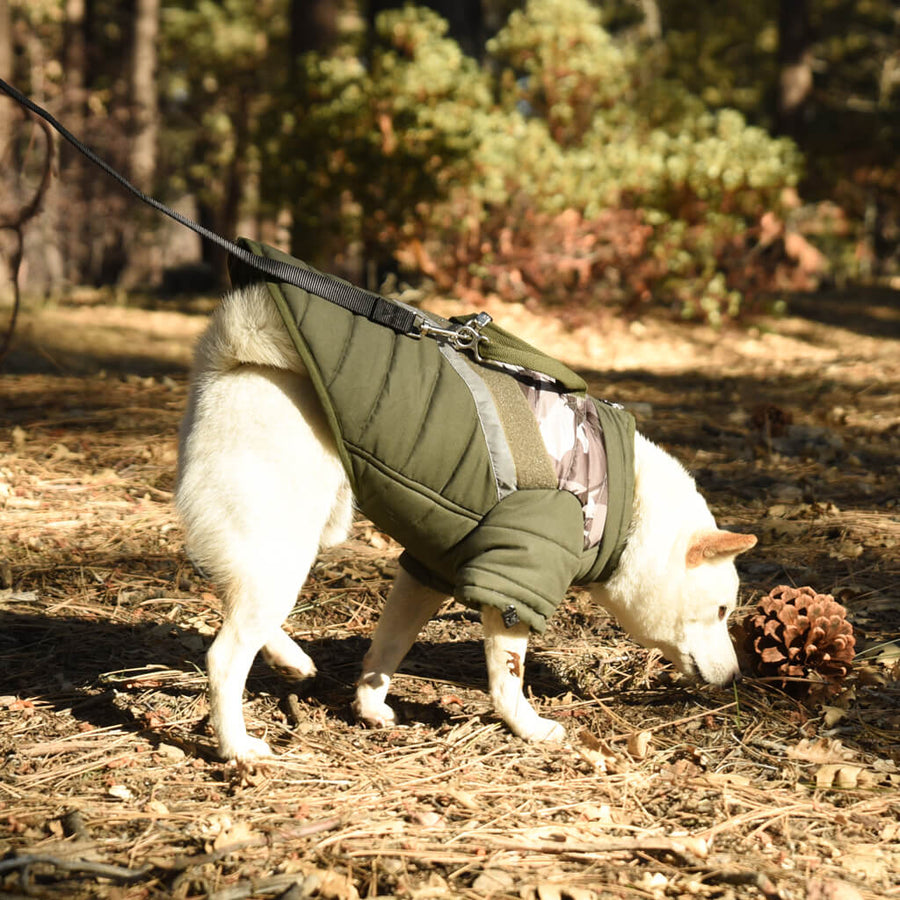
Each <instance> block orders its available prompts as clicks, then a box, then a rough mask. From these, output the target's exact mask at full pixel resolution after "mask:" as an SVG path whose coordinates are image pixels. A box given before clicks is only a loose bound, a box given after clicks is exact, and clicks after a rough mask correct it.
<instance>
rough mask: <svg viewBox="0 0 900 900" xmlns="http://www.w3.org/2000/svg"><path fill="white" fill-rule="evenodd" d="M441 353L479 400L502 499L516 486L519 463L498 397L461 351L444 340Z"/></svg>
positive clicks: (477, 405) (481, 417) (482, 422)
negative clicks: (508, 434)
mask: <svg viewBox="0 0 900 900" xmlns="http://www.w3.org/2000/svg"><path fill="white" fill-rule="evenodd" d="M440 349H441V354H442V355H443V357H444V359H446V360H447V362H448V363H450V365H451V366H452V367H453V369H454V371H455V372H456V374H457V375H459V377H460V378H462V380H463V381H464V382H465V384H466V387H468V388H469V391H470V392H471V394H472V399H473V400H474V401H475V409H476V411H477V413H478V421H479V423H480V424H481V432H482V434H483V435H484V441H485V445H486V446H487V451H488V456H489V457H490V460H491V469H492V470H493V473H494V483H495V484H496V486H497V499H498V500H502V499H503V498H504V497H507V496H508V495H509V494H511V493H512V492H513V491H515V490H516V487H517V484H516V463H515V460H514V459H513V455H512V451H511V450H510V449H509V443H508V442H507V440H506V432H505V431H504V430H503V424H502V423H501V421H500V414H499V412H497V407H496V405H495V404H494V397H493V395H492V394H491V392H490V391H489V390H488V387H487V385H486V384H485V383H484V382H483V381H482V380H481V378H479V377H478V374H477V373H476V372H475V370H474V369H473V368H472V367H471V366H470V365H469V364H468V363H467V362H466V361H465V359H463V357H462V356H461V355H460V353H459V352H458V351H456V350H454V349H453V348H452V347H449V346H448V345H447V344H441V348H440Z"/></svg>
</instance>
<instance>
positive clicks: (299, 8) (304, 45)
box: [291, 0, 337, 64]
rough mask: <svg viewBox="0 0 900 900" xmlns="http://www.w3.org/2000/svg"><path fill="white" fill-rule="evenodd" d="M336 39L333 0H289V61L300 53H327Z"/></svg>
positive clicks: (335, 18) (293, 59) (335, 15)
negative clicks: (311, 51) (312, 51)
mask: <svg viewBox="0 0 900 900" xmlns="http://www.w3.org/2000/svg"><path fill="white" fill-rule="evenodd" d="M336 39H337V4H336V3H335V2H334V0H291V63H292V64H296V61H297V57H298V56H299V55H300V54H301V53H307V52H308V51H310V50H315V51H317V52H319V53H328V52H329V51H330V50H331V48H332V47H333V46H334V42H335V40H336Z"/></svg>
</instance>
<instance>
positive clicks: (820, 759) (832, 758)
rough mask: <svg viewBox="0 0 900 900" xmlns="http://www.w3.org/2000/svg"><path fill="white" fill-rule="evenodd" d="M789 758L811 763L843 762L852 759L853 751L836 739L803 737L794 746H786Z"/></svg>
mask: <svg viewBox="0 0 900 900" xmlns="http://www.w3.org/2000/svg"><path fill="white" fill-rule="evenodd" d="M787 755H788V758H789V759H800V760H804V761H805V762H812V763H843V762H846V761H847V760H850V759H853V751H852V750H848V749H847V748H846V747H844V746H843V744H841V742H840V741H838V740H832V739H831V738H819V739H818V740H815V741H809V740H806V739H805V738H804V739H803V740H802V741H799V742H798V743H797V744H796V746H794V747H788V749H787Z"/></svg>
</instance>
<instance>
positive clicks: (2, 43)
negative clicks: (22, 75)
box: [0, 0, 16, 160]
mask: <svg viewBox="0 0 900 900" xmlns="http://www.w3.org/2000/svg"><path fill="white" fill-rule="evenodd" d="M0 78H2V79H3V80H4V81H8V82H10V83H12V81H13V46H12V14H11V13H10V9H9V0H0ZM15 116H16V109H15V105H14V104H13V102H12V100H10V99H8V98H7V97H4V98H3V99H2V100H0V160H3V158H4V155H5V154H6V153H8V152H11V148H10V146H9V142H10V140H11V139H12V132H13V123H14V121H15Z"/></svg>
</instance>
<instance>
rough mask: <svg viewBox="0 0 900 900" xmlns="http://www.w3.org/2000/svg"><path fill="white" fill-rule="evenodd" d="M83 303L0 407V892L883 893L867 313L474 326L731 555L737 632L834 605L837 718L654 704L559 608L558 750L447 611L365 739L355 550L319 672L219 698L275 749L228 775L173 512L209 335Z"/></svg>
mask: <svg viewBox="0 0 900 900" xmlns="http://www.w3.org/2000/svg"><path fill="white" fill-rule="evenodd" d="M96 300H97V298H95V297H92V296H91V295H84V296H81V297H75V298H72V299H71V300H70V301H68V302H66V303H59V304H55V305H50V306H45V307H43V308H37V309H31V310H29V311H27V312H26V314H25V315H24V316H23V318H22V321H21V322H20V326H19V330H18V332H17V341H16V348H15V351H14V353H13V354H12V355H11V357H10V359H9V360H8V361H7V364H6V370H5V373H4V374H3V375H2V381H0V893H6V894H8V895H11V896H20V897H26V896H27V897H39V898H65V900H80V898H89V897H91V898H93V897H98V898H121V900H125V898H128V900H137V898H154V900H156V898H168V897H175V898H200V897H203V898H213V900H240V898H248V897H265V898H274V897H282V898H292V900H296V898H302V897H322V898H336V900H349V898H356V897H392V896H393V897H403V898H417V900H418V898H422V900H425V898H432V897H434V898H439V897H440V898H443V897H463V898H481V897H492V898H498V900H506V898H523V900H533V898H537V900H556V898H569V900H587V898H628V900H657V898H658V900H662V898H680V897H691V898H722V900H726V898H758V897H763V898H766V900H775V898H781V900H858V898H866V900H874V898H889V897H900V768H898V766H900V680H898V679H900V550H898V548H900V506H898V496H900V294H897V293H891V292H887V291H885V292H871V291H870V292H866V293H863V292H853V291H848V292H845V293H843V294H834V295H818V296H811V297H805V298H800V299H798V300H796V301H795V302H794V303H793V304H792V308H791V314H790V315H789V316H788V317H787V318H784V319H782V320H760V321H759V322H758V323H756V324H755V325H754V326H753V327H750V328H748V329H744V330H735V331H726V332H722V333H718V332H715V331H712V330H709V329H705V328H698V327H687V326H680V325H672V324H669V323H663V322H656V321H649V322H640V323H633V324H625V323H621V322H618V321H616V320H612V319H610V320H602V321H599V322H598V323H597V326H596V327H594V328H587V327H585V326H580V327H570V328H566V327H564V326H563V325H561V324H560V323H558V322H555V321H552V320H548V319H541V318H538V317H535V316H533V315H532V314H530V313H529V312H527V311H526V310H523V309H521V308H514V307H503V306H500V305H495V306H493V307H491V308H490V311H491V312H492V313H494V314H495V316H496V318H497V319H498V320H499V321H500V322H501V324H505V325H507V326H508V327H510V328H511V329H512V330H514V331H517V332H518V333H520V334H521V335H522V336H523V337H526V338H528V339H530V340H533V341H535V342H536V343H538V344H540V345H541V346H543V347H544V348H546V349H548V350H550V351H551V352H554V353H556V354H558V355H560V356H562V357H564V358H566V359H567V360H569V361H570V362H571V363H572V364H573V365H575V366H576V367H578V368H579V369H580V370H581V371H583V372H584V373H585V374H586V377H587V378H588V380H589V382H590V384H591V388H592V391H593V392H594V393H595V394H597V395H598V396H602V397H606V398H610V399H615V400H618V401H621V402H625V403H626V404H629V405H630V407H631V409H632V410H633V411H634V413H635V415H636V417H637V419H638V423H639V427H640V428H641V429H642V430H643V431H644V432H645V433H646V434H648V435H649V436H650V437H651V438H653V439H654V440H657V441H659V442H661V443H662V444H663V445H664V446H665V447H666V448H667V449H669V450H671V451H672V452H673V453H674V454H675V455H676V456H677V457H679V458H680V459H681V460H682V461H683V462H684V463H685V464H686V465H687V466H688V467H689V468H690V469H691V470H692V471H693V472H694V474H695V475H696V477H697V480H698V483H699V485H700V487H701V489H702V490H703V492H704V493H705V494H706V496H707V497H708V498H709V500H710V503H711V505H712V507H713V509H714V511H715V513H716V515H717V516H718V518H719V521H720V523H723V524H725V525H732V526H736V527H739V528H740V529H743V530H751V531H753V532H755V533H756V534H757V535H758V536H759V538H760V543H759V545H758V547H757V548H756V549H755V550H754V551H752V552H751V553H749V554H747V555H746V556H745V557H742V558H741V565H740V569H741V574H742V580H743V586H742V591H741V599H742V601H743V602H744V603H745V604H746V608H749V607H750V606H752V605H755V603H756V602H757V601H758V600H759V598H760V597H762V596H763V595H765V594H766V593H767V592H768V591H769V590H770V589H772V588H773V587H775V586H776V585H779V584H790V585H811V586H812V587H814V588H815V589H816V590H817V591H820V592H827V593H830V594H833V595H834V596H835V597H836V598H837V599H838V600H840V601H841V602H842V603H844V604H845V605H846V607H847V609H848V616H849V618H850V620H851V621H852V623H853V626H854V629H855V633H856V638H857V658H856V661H855V664H854V668H853V670H852V673H851V675H850V677H849V678H848V680H847V681H846V682H845V683H844V685H843V689H842V690H841V691H840V693H838V694H837V695H835V696H832V697H830V698H828V699H827V700H813V701H807V702H801V701H799V700H797V699H794V698H792V697H790V696H788V695H787V694H786V693H784V692H783V691H781V690H779V689H777V688H775V687H773V686H772V685H771V684H766V683H763V682H762V681H760V680H756V679H747V680H745V681H744V682H742V684H741V685H740V687H739V689H737V690H736V691H732V690H731V689H728V690H722V689H714V688H709V687H700V686H696V685H692V684H689V683H686V682H684V681H682V680H681V679H680V678H679V677H678V676H677V675H675V674H674V673H673V671H672V670H671V668H670V667H669V666H668V665H666V664H665V663H664V662H662V661H661V660H660V659H659V657H658V656H657V655H655V654H654V653H648V652H647V651H644V650H642V649H641V648H639V647H638V646H636V645H635V644H633V643H632V642H630V641H629V640H628V639H627V637H626V636H625V635H623V634H622V633H621V632H620V631H619V630H617V629H616V627H615V626H614V624H613V623H612V622H611V621H610V619H609V618H608V617H607V616H606V615H605V614H604V612H603V611H602V610H600V609H596V608H590V606H589V605H588V603H587V601H586V598H585V595H583V594H581V593H579V592H572V593H570V594H569V595H568V597H567V599H566V601H565V602H564V604H563V606H562V608H561V609H560V611H559V612H558V614H557V616H556V618H555V619H554V622H553V626H552V627H551V628H550V629H549V630H548V632H547V634H546V635H544V636H542V637H541V638H539V639H537V640H535V641H534V654H533V657H532V658H531V663H530V668H529V671H528V683H529V690H530V691H531V693H532V694H533V696H534V698H535V702H536V704H537V705H538V706H539V708H540V709H541V710H542V711H543V712H544V713H545V714H547V715H549V716H551V717H554V718H556V719H558V720H559V721H561V722H563V723H564V724H565V725H566V727H567V729H568V734H569V740H568V741H567V742H566V743H565V744H563V745H556V746H530V745H526V744H523V743H522V742H520V741H519V740H517V739H515V738H513V737H511V736H510V735H509V734H508V733H507V732H506V731H505V730H504V729H503V728H502V727H501V726H500V724H499V723H498V722H497V720H496V719H495V718H494V716H493V715H492V713H491V711H490V708H489V704H488V701H487V698H486V696H485V694H484V687H485V682H486V676H485V671H484V663H483V659H482V656H481V651H480V644H479V641H480V630H479V626H478V624H477V621H476V620H475V618H474V617H473V615H472V614H471V613H469V612H468V611H466V610H464V609H462V608H461V607H457V606H451V607H449V608H447V609H445V610H444V611H443V613H442V614H441V615H440V616H439V617H438V618H436V619H435V620H434V621H433V622H432V623H430V625H429V626H428V628H427V629H426V631H425V632H424V634H423V636H422V640H421V641H420V643H419V644H418V645H417V646H416V648H415V649H414V650H413V652H412V653H411V655H410V657H409V658H408V660H407V661H406V663H405V665H404V668H403V670H402V674H401V675H399V676H398V677H397V679H396V682H395V685H394V689H393V696H394V698H395V701H396V705H397V707H398V709H399V710H400V712H401V713H402V717H403V722H404V724H402V725H399V726H397V727H395V728H391V729H385V730H364V729H363V728H361V727H359V726H358V725H356V724H355V723H354V722H353V721H352V717H351V715H350V712H349V705H350V700H351V697H352V685H353V681H354V678H355V676H356V674H357V667H358V664H359V660H360V657H361V655H362V653H363V652H364V649H365V646H366V642H367V637H368V635H369V633H370V632H371V629H372V627H373V623H374V621H375V618H376V616H377V613H378V609H379V605H380V599H381V598H382V596H383V594H384V592H385V590H386V587H387V584H388V580H389V578H390V576H391V573H392V572H393V571H394V570H395V567H396V562H395V559H396V556H397V553H398V548H397V547H396V546H395V545H394V544H392V542H391V541H389V540H388V539H386V538H385V537H384V536H382V535H381V534H379V533H377V532H376V531H374V530H373V529H372V527H371V525H369V524H368V523H366V522H364V521H359V522H358V523H357V524H356V526H355V528H354V533H353V537H352V539H351V540H350V541H349V542H348V543H347V544H345V545H343V546H341V547H339V548H337V549H335V550H333V551H330V552H329V553H328V554H326V555H324V556H323V557H322V558H321V559H320V560H319V561H318V563H317V564H316V566H315V568H314V571H313V573H312V575H311V578H310V580H309V582H308V584H307V586H306V587H305V589H304V591H303V593H302V594H301V596H300V598H299V601H298V605H297V608H296V610H295V612H294V614H293V615H292V616H291V619H290V620H289V623H288V629H289V631H290V632H291V634H292V635H293V636H294V637H295V638H296V639H297V640H298V641H300V642H301V643H302V644H303V645H304V646H305V647H306V648H307V649H308V650H309V652H310V653H311V655H312V656H313V657H314V659H315V660H316V662H317V664H318V667H319V670H320V675H319V676H318V677H317V679H316V680H315V681H314V682H313V683H311V684H303V685H293V684H290V683H287V682H284V681H283V680H281V679H280V678H279V677H278V676H277V675H276V674H274V673H272V672H270V671H268V670H267V669H266V668H265V667H264V666H263V665H262V664H258V665H257V667H255V668H254V670H253V672H252V674H251V678H250V680H249V683H248V689H247V695H246V715H247V719H248V724H249V727H250V729H251V731H252V732H254V733H257V734H259V735H265V736H266V738H267V739H268V740H269V741H270V742H271V743H272V744H273V746H275V747H276V748H277V750H278V752H279V756H278V757H277V758H276V759H275V760H273V761H272V762H271V763H269V764H267V765H265V766H259V767H257V768H255V769H252V770H248V769H246V768H244V769H240V768H236V767H234V766H229V765H225V764H222V763H220V762H218V761H216V760H215V758H214V755H213V753H212V741H211V737H210V733H209V730H208V726H207V720H206V715H207V706H206V699H205V696H204V688H205V678H204V674H203V666H204V653H205V650H206V648H207V647H208V645H209V643H210V641H211V639H212V636H213V635H214V633H215V631H216V627H217V624H218V621H219V600H218V598H217V596H216V587H215V585H213V584H211V583H209V582H207V581H205V580H204V578H203V577H202V576H201V575H199V574H198V573H197V572H196V571H195V570H194V569H193V568H192V567H191V565H190V564H189V562H188V561H187V560H186V558H185V555H184V550H183V544H182V533H181V529H180V526H179V524H178V522H177V520H176V518H175V515H174V511H173V508H172V504H171V498H172V488H173V481H174V471H175V453H176V450H175V442H176V431H177V427H178V421H179V417H180V415H181V411H182V409H183V407H184V404H185V394H186V380H187V370H186V367H187V365H188V362H189V356H190V346H191V343H192V341H193V340H194V338H195V337H196V335H197V334H198V333H199V331H200V330H201V329H202V327H203V324H204V317H203V315H202V311H203V310H204V309H208V307H209V304H208V303H207V304H203V303H198V304H195V305H194V307H193V308H192V311H187V312H186V311H178V310H175V309H172V308H168V309H167V308H156V309H148V308H134V307H128V306H108V305H98V304H97V303H96ZM446 307H447V304H444V311H446ZM6 312H7V310H6V309H0V313H2V315H3V318H2V319H0V321H2V322H5V316H6ZM741 618H742V615H741V614H740V613H739V614H738V615H736V616H735V619H736V620H738V621H739V620H740V619H741Z"/></svg>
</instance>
